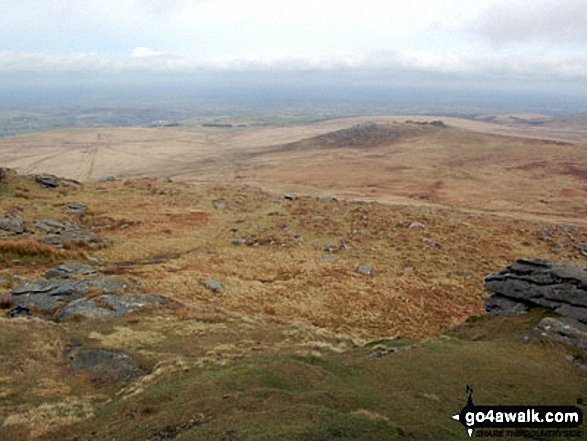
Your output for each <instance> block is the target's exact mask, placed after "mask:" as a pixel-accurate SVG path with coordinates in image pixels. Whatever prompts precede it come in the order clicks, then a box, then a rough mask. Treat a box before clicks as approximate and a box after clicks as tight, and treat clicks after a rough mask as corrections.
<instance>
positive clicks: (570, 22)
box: [469, 0, 587, 49]
mask: <svg viewBox="0 0 587 441" xmlns="http://www.w3.org/2000/svg"><path fill="white" fill-rule="evenodd" d="M469 30H470V31H472V32H474V33H476V34H479V35H481V36H482V37H484V38H486V39H487V40H489V41H490V42H491V43H492V44H494V45H496V46H502V45H506V44H509V43H526V42H536V41H538V42H551V43H555V44H561V43H575V44H582V45H583V49H584V48H585V47H586V46H587V2H585V0H535V1H532V2H512V1H507V2H506V1H502V2H500V3H497V4H494V5H492V6H490V7H489V8H487V9H486V10H485V11H484V12H483V13H481V14H480V16H479V17H478V18H477V20H475V21H473V23H472V24H471V25H470V27H469Z"/></svg>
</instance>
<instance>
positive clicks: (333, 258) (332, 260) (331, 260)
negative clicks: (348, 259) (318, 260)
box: [322, 256, 340, 262]
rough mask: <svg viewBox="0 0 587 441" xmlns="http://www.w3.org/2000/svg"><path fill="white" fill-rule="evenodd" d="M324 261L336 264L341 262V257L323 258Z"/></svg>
mask: <svg viewBox="0 0 587 441" xmlns="http://www.w3.org/2000/svg"><path fill="white" fill-rule="evenodd" d="M322 260H323V261H325V262H336V261H337V260H340V256H322Z"/></svg>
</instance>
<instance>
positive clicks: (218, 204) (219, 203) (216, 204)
mask: <svg viewBox="0 0 587 441" xmlns="http://www.w3.org/2000/svg"><path fill="white" fill-rule="evenodd" d="M212 205H214V208H215V209H216V210H224V209H225V208H226V202H223V201H216V202H213V204H212Z"/></svg>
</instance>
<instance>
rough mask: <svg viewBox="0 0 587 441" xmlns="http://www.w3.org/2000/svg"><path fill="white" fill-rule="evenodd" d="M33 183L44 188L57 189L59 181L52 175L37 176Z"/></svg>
mask: <svg viewBox="0 0 587 441" xmlns="http://www.w3.org/2000/svg"><path fill="white" fill-rule="evenodd" d="M35 182H36V183H37V184H39V185H40V186H41V187H44V188H57V187H58V186H59V179H58V178H57V176H54V175H39V176H37V177H35Z"/></svg>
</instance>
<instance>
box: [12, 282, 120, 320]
mask: <svg viewBox="0 0 587 441" xmlns="http://www.w3.org/2000/svg"><path fill="white" fill-rule="evenodd" d="M125 288H126V284H125V283H124V282H122V281H120V280H118V279H114V278H111V277H107V278H101V279H94V280H55V279H54V280H46V281H45V280H41V281H35V282H26V283H23V284H22V285H19V286H17V287H16V288H14V289H13V290H12V303H13V304H14V305H15V306H18V307H20V308H24V309H27V310H29V311H34V312H36V313H41V314H47V315H51V314H53V313H54V312H55V311H56V310H57V309H58V308H61V307H63V306H65V305H67V304H68V303H70V302H72V301H74V300H77V299H80V298H82V297H84V296H85V295H86V294H88V293H89V292H90V290H92V291H97V292H98V293H104V294H113V293H117V292H122V291H123V290H124V289H125Z"/></svg>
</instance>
